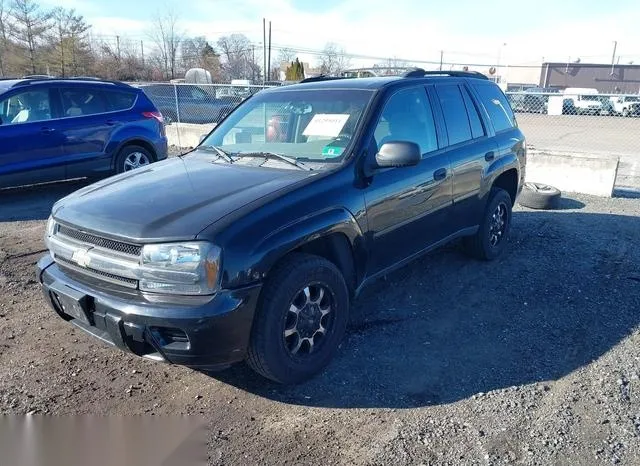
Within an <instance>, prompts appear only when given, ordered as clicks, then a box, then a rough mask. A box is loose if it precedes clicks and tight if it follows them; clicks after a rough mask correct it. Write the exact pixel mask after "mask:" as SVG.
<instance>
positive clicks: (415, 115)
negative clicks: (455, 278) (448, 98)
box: [365, 86, 453, 275]
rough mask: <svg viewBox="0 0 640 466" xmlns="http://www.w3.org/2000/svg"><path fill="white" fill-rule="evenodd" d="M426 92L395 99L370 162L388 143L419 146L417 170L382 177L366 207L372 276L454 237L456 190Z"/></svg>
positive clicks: (419, 89)
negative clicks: (453, 211) (453, 222)
mask: <svg viewBox="0 0 640 466" xmlns="http://www.w3.org/2000/svg"><path fill="white" fill-rule="evenodd" d="M436 127H437V123H436V119H435V117H434V113H433V111H432V107H431V103H430V101H429V98H428V95H427V92H426V90H425V88H424V87H422V86H416V87H412V88H405V89H402V90H399V91H397V92H396V93H395V94H393V95H391V96H390V97H389V98H388V100H387V102H386V103H385V106H384V108H383V110H382V114H381V117H380V119H379V121H378V123H377V125H376V129H375V134H374V141H373V143H372V144H371V147H372V148H371V150H370V152H371V153H369V154H368V156H369V157H375V152H377V151H378V150H379V149H380V147H381V146H382V144H384V143H385V142H387V141H410V142H415V143H416V144H418V145H419V146H420V150H421V152H422V160H421V162H420V163H419V164H418V165H416V166H413V167H404V168H390V169H384V170H379V171H377V172H376V173H375V174H374V175H373V178H372V181H371V184H370V185H369V186H368V187H367V188H366V191H365V201H366V206H367V219H368V224H369V232H370V233H371V234H372V241H373V248H372V251H373V252H372V255H371V257H370V268H369V274H370V275H373V274H376V273H380V272H383V271H384V270H385V269H388V268H390V267H393V266H394V265H396V264H399V263H401V262H402V261H403V260H405V259H407V258H410V257H411V256H413V255H415V254H417V253H419V252H421V251H423V250H424V249H425V248H428V247H429V246H431V245H433V244H435V243H437V242H438V241H440V240H442V239H443V238H445V237H447V236H448V235H449V234H450V233H451V232H450V231H449V230H450V225H452V222H451V219H450V216H451V215H452V212H451V210H452V209H451V206H452V196H453V184H452V177H451V167H450V162H449V158H448V156H447V153H446V151H445V150H444V149H443V148H442V145H443V144H442V143H441V142H440V138H439V137H438V131H437V129H436Z"/></svg>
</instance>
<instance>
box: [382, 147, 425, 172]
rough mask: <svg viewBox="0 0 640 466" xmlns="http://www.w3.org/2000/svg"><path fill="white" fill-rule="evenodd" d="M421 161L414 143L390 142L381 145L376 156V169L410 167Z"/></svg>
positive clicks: (418, 148)
mask: <svg viewBox="0 0 640 466" xmlns="http://www.w3.org/2000/svg"><path fill="white" fill-rule="evenodd" d="M421 159H422V153H421V152H420V146H418V144H416V143H415V142H408V141H392V142H387V143H385V144H383V145H382V147H381V148H380V150H379V151H378V153H377V154H376V165H377V167H376V168H392V167H396V168H398V167H412V166H414V165H418V164H419V163H420V160H421Z"/></svg>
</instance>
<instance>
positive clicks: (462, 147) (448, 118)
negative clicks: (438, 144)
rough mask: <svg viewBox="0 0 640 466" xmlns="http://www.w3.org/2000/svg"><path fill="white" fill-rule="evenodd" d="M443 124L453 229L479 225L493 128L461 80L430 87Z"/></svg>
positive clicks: (492, 155) (493, 154)
mask: <svg viewBox="0 0 640 466" xmlns="http://www.w3.org/2000/svg"><path fill="white" fill-rule="evenodd" d="M433 91H434V93H435V96H436V99H437V101H438V103H439V108H440V111H441V112H442V116H443V120H444V122H445V126H446V133H447V141H448V142H447V144H448V155H449V160H450V162H451V169H452V172H453V206H454V208H453V212H454V215H453V218H452V220H453V223H454V225H455V229H456V230H462V229H464V228H468V227H473V226H475V225H478V224H479V222H480V218H481V216H482V214H483V210H484V206H483V204H482V202H483V200H484V199H483V198H482V197H481V196H482V194H481V186H482V180H483V176H484V172H485V171H486V170H487V168H488V166H489V165H490V164H491V163H492V162H493V160H495V159H496V151H497V146H496V143H495V141H494V140H493V138H492V137H491V136H492V129H491V128H487V125H486V124H485V123H484V122H483V121H482V118H481V117H480V112H479V107H478V106H477V105H476V103H475V102H474V101H473V99H472V98H471V96H470V94H469V91H468V90H467V88H466V86H465V85H464V84H462V83H460V82H458V83H455V82H454V83H451V84H448V83H447V84H444V83H443V84H437V85H435V86H434V87H433Z"/></svg>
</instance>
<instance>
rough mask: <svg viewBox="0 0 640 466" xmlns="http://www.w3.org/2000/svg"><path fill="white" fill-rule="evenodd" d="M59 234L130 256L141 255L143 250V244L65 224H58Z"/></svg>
mask: <svg viewBox="0 0 640 466" xmlns="http://www.w3.org/2000/svg"><path fill="white" fill-rule="evenodd" d="M58 234H59V235H63V236H66V237H68V238H71V239H74V240H76V241H80V242H81V243H86V244H88V245H91V246H97V247H100V248H104V249H109V250H111V251H116V252H120V253H122V254H127V255H130V256H139V255H140V252H141V251H142V246H140V245H137V244H130V243H123V242H121V241H113V240H110V239H107V238H102V237H100V236H96V235H92V234H90V233H85V232H83V231H79V230H76V229H74V228H69V227H67V226H64V225H58Z"/></svg>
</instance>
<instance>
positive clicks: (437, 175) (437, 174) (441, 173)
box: [433, 168, 447, 181]
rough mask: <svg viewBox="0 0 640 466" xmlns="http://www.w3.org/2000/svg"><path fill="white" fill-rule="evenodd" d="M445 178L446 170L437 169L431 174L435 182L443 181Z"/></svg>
mask: <svg viewBox="0 0 640 466" xmlns="http://www.w3.org/2000/svg"><path fill="white" fill-rule="evenodd" d="M446 177H447V169H446V168H439V169H438V170H436V171H434V172H433V179H434V180H436V181H441V180H444V179H445V178H446Z"/></svg>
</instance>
